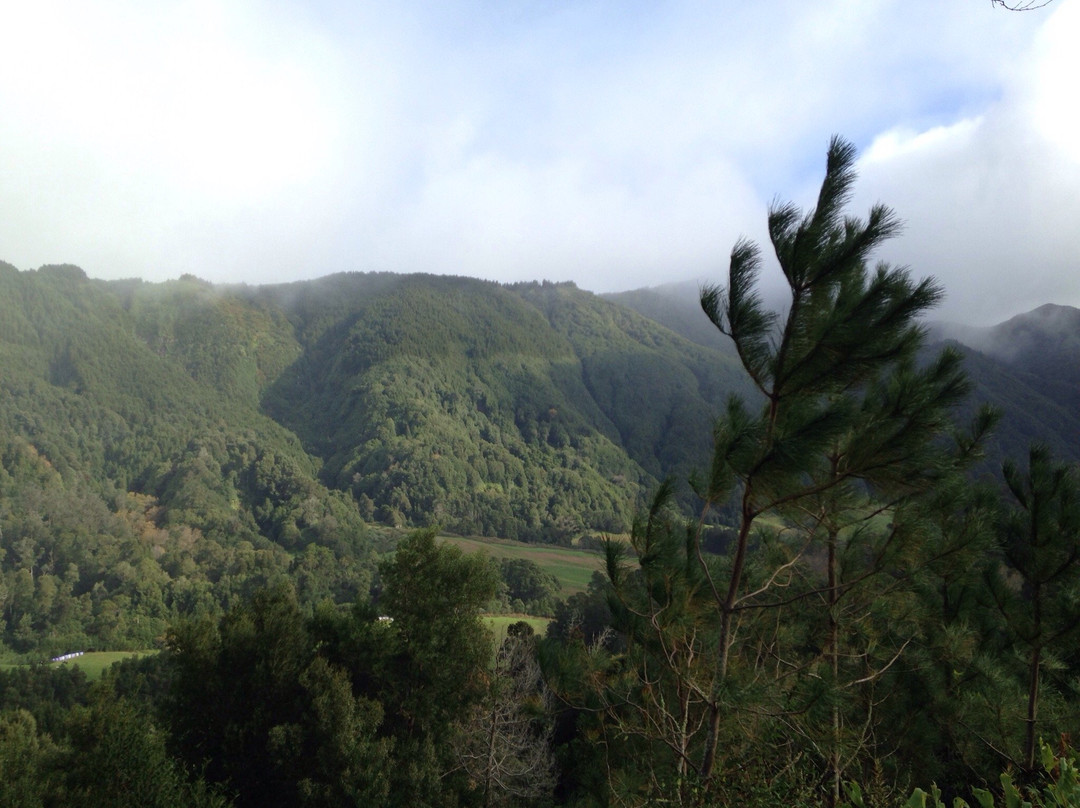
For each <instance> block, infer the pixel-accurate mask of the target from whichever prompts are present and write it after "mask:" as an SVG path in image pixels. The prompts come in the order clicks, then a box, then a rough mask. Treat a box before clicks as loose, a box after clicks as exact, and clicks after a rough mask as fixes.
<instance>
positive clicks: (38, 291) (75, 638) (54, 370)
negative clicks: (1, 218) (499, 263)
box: [0, 265, 1080, 650]
mask: <svg viewBox="0 0 1080 808" xmlns="http://www.w3.org/2000/svg"><path fill="white" fill-rule="evenodd" d="M620 301H621V302H620ZM631 306H635V307H637V308H639V309H641V311H635V310H634V308H632V307H631ZM646 314H651V315H652V316H646ZM1076 314H1077V312H1076V311H1075V310H1063V309H1061V307H1044V308H1043V309H1039V310H1037V311H1036V312H1032V313H1030V314H1028V315H1024V316H1021V317H1018V318H1014V320H1010V321H1009V322H1008V323H1004V324H1002V325H1001V326H998V327H996V328H994V329H988V330H985V331H983V332H976V331H973V330H969V331H968V332H965V334H960V333H959V332H955V329H954V332H946V331H943V330H940V329H939V330H938V331H937V332H935V333H936V334H937V335H938V336H939V338H944V337H946V336H950V335H951V336H965V335H966V338H967V341H968V342H969V343H977V344H978V345H979V346H981V350H978V351H977V350H973V349H969V351H968V357H967V368H968V371H969V373H970V375H971V378H972V380H973V382H974V386H975V391H976V392H975V395H974V396H973V397H972V399H971V403H970V405H969V406H968V407H966V408H965V412H961V413H958V416H959V417H961V418H963V417H966V414H967V412H966V411H967V410H968V409H970V410H971V411H973V410H974V407H975V405H976V403H977V402H981V401H989V402H990V403H993V404H996V405H998V406H999V407H1000V408H1001V409H1002V411H1003V412H1004V418H1003V421H1002V424H1001V426H1000V427H999V429H998V430H997V432H996V433H995V434H994V436H993V437H992V439H991V442H990V444H989V446H988V454H989V458H988V460H987V464H986V468H991V469H992V468H994V467H995V466H996V465H997V464H998V463H999V462H1000V459H1001V458H1003V457H1006V456H1013V457H1017V456H1020V455H1022V454H1023V452H1024V451H1025V450H1026V447H1027V445H1028V443H1029V442H1030V441H1032V440H1041V441H1044V442H1047V443H1049V444H1050V446H1051V448H1052V449H1053V451H1054V452H1055V454H1057V455H1058V456H1060V457H1063V458H1067V459H1077V458H1078V447H1080V419H1078V415H1077V413H1078V408H1077V407H1076V403H1077V398H1076V396H1077V390H1078V389H1080V379H1078V378H1076V376H1077V371H1076V368H1077V367H1080V363H1078V362H1077V361H1076V360H1077V358H1080V357H1077V355H1076V353H1077V347H1076V346H1077V337H1078V334H1080V329H1078V328H1077V324H1076V322H1075V321H1076ZM653 317H656V318H658V319H659V320H662V321H663V322H658V321H657V319H653ZM703 323H704V326H703ZM709 328H711V326H710V325H709V324H708V323H707V321H706V320H705V317H704V315H702V314H700V310H699V309H698V308H697V307H696V303H694V302H693V301H691V300H688V299H687V300H680V299H677V298H673V297H671V295H670V294H668V295H667V297H666V298H664V299H658V298H657V296H656V294H654V293H653V292H650V291H649V290H644V291H640V292H637V293H633V294H630V295H625V296H614V299H605V298H602V297H599V296H596V295H593V294H591V293H588V292H584V291H581V290H579V289H577V288H576V287H574V286H573V285H572V284H549V283H544V284H535V283H533V284H517V285H513V286H501V285H498V284H495V283H489V282H483V281H478V280H472V279H468V278H452V277H440V276H427V275H391V274H361V273H351V274H339V275H332V276H329V277H326V278H322V279H320V280H317V281H309V282H303V283H295V284H285V285H277V286H263V287H246V286H240V287H214V286H211V285H210V284H207V283H205V282H203V281H200V280H198V279H197V278H194V277H191V276H185V277H183V278H181V279H180V280H177V281H171V282H168V283H162V284H149V283H144V282H141V281H134V280H133V281H119V282H105V281H98V280H91V279H89V278H87V277H86V275H85V274H84V273H83V272H82V271H81V270H79V269H78V268H76V267H70V266H62V267H43V268H42V269H40V270H37V271H29V272H20V271H18V270H16V269H15V268H14V267H11V266H8V265H0V396H2V398H0V531H2V537H3V553H0V570H2V574H3V578H2V581H0V583H2V588H0V620H2V626H0V632H2V637H3V641H4V643H6V644H8V645H10V646H11V647H13V648H15V649H17V650H18V649H26V648H29V647H31V646H33V645H34V644H35V643H39V642H41V641H42V639H41V638H42V637H46V636H47V637H48V638H49V639H48V643H51V644H52V645H55V646H56V647H57V649H58V650H63V649H64V648H70V647H81V646H88V645H93V644H95V643H96V644H101V645H108V646H110V647H121V646H125V645H126V646H129V647H145V646H146V645H148V644H150V643H152V642H153V640H154V638H155V637H156V636H158V635H159V634H160V632H161V631H163V630H164V627H165V626H166V625H167V624H168V622H169V621H170V620H172V619H174V618H175V617H176V616H178V615H183V614H192V613H197V612H199V611H206V610H211V611H212V610H215V609H218V608H221V607H222V606H226V605H228V604H229V603H231V602H235V601H236V599H237V598H241V597H243V596H244V595H245V594H246V593H248V592H250V591H252V590H253V589H254V588H256V587H258V586H261V585H265V584H267V583H272V582H274V581H277V580H283V579H289V580H292V581H293V582H294V584H295V585H296V586H297V587H298V589H299V592H300V596H301V598H302V600H303V601H304V602H305V603H307V604H309V606H310V605H312V604H314V603H316V602H318V601H319V600H320V599H323V598H331V599H334V600H339V601H340V600H348V599H351V598H352V597H353V596H355V595H356V594H357V593H360V592H364V591H366V590H367V588H368V586H369V585H370V583H371V581H372V575H373V570H374V564H375V561H376V558H377V555H378V553H379V552H381V551H383V550H385V549H388V546H389V545H388V544H387V542H388V541H389V539H385V538H382V537H383V536H384V535H385V533H384V531H382V530H381V529H380V530H379V531H372V530H370V529H369V527H368V526H369V525H371V524H373V523H382V524H383V525H388V526H393V527H408V526H422V525H438V526H440V527H442V528H444V529H446V530H449V531H454V532H457V533H460V534H472V535H480V536H489V537H490V536H499V537H502V538H505V539H518V540H525V541H530V542H545V543H555V544H564V545H565V544H569V543H570V542H572V541H573V540H574V539H575V538H576V537H578V536H581V535H583V534H586V533H596V532H615V533H618V532H624V531H626V530H627V529H628V527H629V525H630V522H631V520H632V518H633V515H634V513H635V511H636V510H637V509H638V508H639V507H640V505H641V503H642V502H643V498H644V497H645V496H647V495H648V493H649V492H650V491H653V490H655V488H656V486H657V485H658V483H659V481H660V480H662V479H664V478H667V477H671V478H673V479H675V480H676V481H680V482H681V481H685V480H686V478H687V477H688V476H689V475H690V474H691V473H692V472H693V471H694V470H695V469H701V468H703V467H704V465H705V464H706V463H707V461H708V457H709V452H710V450H711V445H710V438H709V436H710V433H711V427H712V423H713V418H714V417H715V415H716V413H717V412H719V410H720V408H721V407H722V406H723V404H724V402H725V400H726V399H727V397H728V396H729V395H731V394H732V393H736V394H739V395H743V396H750V397H752V396H753V393H752V391H751V390H750V389H749V387H748V384H747V381H746V379H745V377H744V376H743V374H742V372H741V370H740V368H739V366H738V364H737V362H736V361H735V360H734V359H733V358H732V356H731V352H730V348H729V347H726V346H725V345H724V344H723V340H722V339H720V340H719V341H718V340H717V338H716V337H715V335H712V336H710V335H709V334H710V332H709V331H708V329H709ZM973 335H974V336H973ZM976 338H977V339H976ZM682 491H683V492H684V494H685V493H687V488H686V487H685V486H684V487H683V488H682Z"/></svg>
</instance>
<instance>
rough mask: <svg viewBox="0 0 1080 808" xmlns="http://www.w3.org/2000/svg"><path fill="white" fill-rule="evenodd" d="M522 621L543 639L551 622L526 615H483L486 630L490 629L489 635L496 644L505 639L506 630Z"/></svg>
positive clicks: (544, 618) (546, 618)
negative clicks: (493, 637)
mask: <svg viewBox="0 0 1080 808" xmlns="http://www.w3.org/2000/svg"><path fill="white" fill-rule="evenodd" d="M522 620H524V621H525V622H526V623H528V624H529V625H530V626H532V627H533V631H535V632H536V633H537V635H539V636H541V637H543V636H544V632H546V631H547V627H548V624H549V623H550V622H551V618H550V617H533V616H532V615H528V614H485V615H484V622H485V623H487V624H488V628H490V629H491V633H492V634H494V635H495V642H496V644H498V643H501V642H502V641H503V640H504V639H506V629H507V628H509V627H510V625H511V624H513V623H517V622H519V621H522Z"/></svg>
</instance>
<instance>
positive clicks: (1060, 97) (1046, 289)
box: [858, 3, 1080, 324]
mask: <svg viewBox="0 0 1080 808" xmlns="http://www.w3.org/2000/svg"><path fill="white" fill-rule="evenodd" d="M1078 36H1080V6H1078V5H1077V4H1075V3H1071V4H1070V3H1063V4H1061V5H1060V6H1058V7H1057V8H1055V10H1054V12H1053V14H1052V15H1049V16H1048V17H1047V18H1046V20H1045V22H1044V24H1043V27H1042V29H1041V31H1040V32H1039V34H1038V36H1037V37H1036V38H1035V40H1034V45H1033V47H1032V48H1031V50H1030V51H1029V52H1028V53H1027V54H1026V55H1025V58H1024V59H1023V60H1021V61H1018V62H1014V63H1012V64H1011V65H1010V68H1011V71H1012V72H1011V73H1010V74H1009V75H1008V76H1007V77H1006V81H1005V88H1004V92H1003V94H1002V96H1001V97H1000V99H999V100H997V101H996V102H995V103H993V104H992V105H990V106H989V107H988V108H987V109H986V110H985V111H984V112H983V113H982V114H980V115H978V116H975V117H971V118H964V119H961V120H958V121H956V122H954V123H952V124H949V125H944V126H936V127H931V128H928V129H925V130H921V131H919V130H912V129H908V128H893V129H889V130H887V131H885V132H883V133H881V134H880V135H879V136H878V137H877V138H876V139H875V140H874V141H873V143H872V145H871V146H870V148H869V149H868V150H867V151H866V152H865V154H864V155H863V158H862V180H861V182H860V186H859V197H858V199H859V200H860V201H861V202H862V203H863V204H866V203H868V202H869V201H872V200H873V199H882V200H884V201H886V202H887V203H888V204H889V205H891V206H892V207H893V208H895V209H896V210H897V212H898V213H899V214H900V215H901V216H902V217H903V218H904V219H905V220H906V227H905V232H904V235H903V237H902V238H901V239H899V240H897V241H896V242H894V243H893V245H891V247H890V249H889V252H890V253H891V254H892V255H894V256H895V257H896V260H898V261H900V262H902V263H906V264H909V265H910V266H911V267H912V268H913V271H915V272H916V273H917V274H919V275H924V274H932V275H934V276H935V277H937V278H938V279H939V280H940V281H941V282H942V283H943V284H944V285H945V287H946V290H947V294H948V297H947V302H946V304H945V306H944V307H943V309H942V315H943V316H946V317H953V318H957V319H964V320H968V321H971V322H977V323H981V324H989V323H993V322H997V321H1000V320H1001V319H1004V318H1006V317H1008V316H1011V315H1012V314H1015V313H1017V312H1019V311H1023V310H1027V309H1030V308H1034V307H1035V306H1038V305H1040V304H1042V303H1046V302H1056V303H1065V304H1071V305H1080V273H1078V271H1077V270H1078V269H1080V233H1078V232H1077V230H1076V227H1075V222H1077V221H1080V194H1078V193H1077V192H1078V190H1080V130H1077V129H1076V127H1075V121H1074V120H1073V119H1072V117H1071V114H1072V109H1073V108H1074V107H1075V98H1074V96H1075V93H1074V88H1073V87H1072V86H1071V81H1072V79H1071V78H1067V77H1072V76H1075V75H1077V67H1078V65H1077V56H1076V51H1075V45H1074V43H1075V42H1076V40H1077V37H1078Z"/></svg>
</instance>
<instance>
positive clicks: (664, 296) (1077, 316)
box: [605, 283, 1080, 470]
mask: <svg viewBox="0 0 1080 808" xmlns="http://www.w3.org/2000/svg"><path fill="white" fill-rule="evenodd" d="M605 297H606V298H607V299H609V300H611V301H612V302H617V303H619V304H620V305H624V306H627V307H629V308H632V309H634V310H635V311H637V312H639V313H641V314H643V315H645V316H648V317H651V318H653V319H655V320H656V321H657V322H660V323H662V324H663V325H665V326H667V327H668V328H670V329H672V330H674V331H677V332H678V333H680V334H681V335H682V336H684V337H686V338H687V339H689V340H692V341H694V342H697V343H698V344H701V345H707V346H712V347H716V348H717V349H718V350H719V351H721V352H722V353H725V354H727V355H731V354H732V352H733V348H732V345H731V342H730V340H728V339H727V338H726V337H723V335H720V334H719V333H718V332H717V331H716V329H715V328H714V327H713V326H712V324H711V323H709V322H708V320H707V319H706V318H705V317H704V316H702V314H701V307H700V304H699V297H700V291H699V288H698V285H697V284H692V283H679V284H666V285H663V286H658V287H654V288H649V289H637V290H634V291H630V292H620V293H615V294H609V295H606V296H605ZM768 304H769V305H772V306H773V307H774V308H777V307H779V301H769V302H768ZM927 331H928V337H929V339H928V344H927V348H926V353H927V355H930V354H933V353H936V352H937V351H939V350H941V348H942V347H944V346H945V345H947V344H953V345H958V346H959V347H960V348H961V349H962V350H963V352H964V355H965V360H964V366H965V370H966V371H967V374H968V376H969V378H970V379H971V381H972V385H973V391H972V395H971V396H970V398H969V400H968V402H967V404H965V405H964V406H963V407H962V408H961V409H960V411H959V412H958V413H957V420H958V421H960V422H961V423H963V422H966V421H967V420H968V419H969V418H970V417H971V416H973V415H974V413H975V410H976V408H977V405H978V404H981V403H989V404H993V405H994V406H995V407H997V408H998V409H999V410H1000V411H1001V414H1002V418H1001V421H1000V423H999V425H998V427H997V428H996V429H995V431H994V432H993V434H991V436H990V437H989V440H988V442H987V446H986V458H987V459H986V462H985V463H984V464H983V466H982V468H983V469H986V470H996V469H999V468H1000V465H1001V461H1002V460H1004V459H1005V458H1006V457H1013V458H1020V457H1023V456H1025V455H1026V454H1027V449H1028V446H1029V444H1030V443H1031V442H1033V441H1037V442H1042V443H1046V444H1047V445H1048V446H1050V448H1051V450H1052V451H1053V453H1054V454H1055V455H1056V456H1057V457H1059V458H1061V459H1063V460H1069V461H1078V462H1080V309H1075V308H1072V307H1069V306H1058V305H1053V304H1048V305H1045V306H1041V307H1039V308H1037V309H1035V310H1034V311H1031V312H1027V313H1026V314H1021V315H1018V316H1016V317H1013V318H1012V319H1010V320H1008V321H1006V322H1004V323H1000V324H998V325H996V326H992V327H989V328H979V327H975V326H968V325H963V324H958V323H946V322H930V323H928V324H927Z"/></svg>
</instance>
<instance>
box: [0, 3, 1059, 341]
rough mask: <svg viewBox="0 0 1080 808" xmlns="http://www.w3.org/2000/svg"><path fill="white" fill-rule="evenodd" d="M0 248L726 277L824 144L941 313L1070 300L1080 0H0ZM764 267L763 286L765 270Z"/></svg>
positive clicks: (203, 269)
mask: <svg viewBox="0 0 1080 808" xmlns="http://www.w3.org/2000/svg"><path fill="white" fill-rule="evenodd" d="M0 21H2V23H3V30H4V31H5V34H6V36H5V38H4V39H5V41H4V45H3V47H2V48H0V260H3V261H7V262H8V263H11V264H14V265H15V266H17V267H18V268H20V269H33V268H36V267H39V266H41V265H44V264H57V263H70V264H76V265H78V266H80V267H82V268H83V269H84V270H85V271H86V272H87V274H88V275H90V276H91V277H95V278H103V279H118V278H130V277H141V278H144V279H146V280H149V281H162V280H167V279H170V278H176V277H179V276H180V275H181V274H184V273H191V274H194V275H197V276H198V277H200V278H203V279H206V280H209V281H212V282H214V283H248V284H262V283H280V282H287V281H295V280H301V279H307V278H315V277H320V276H323V275H327V274H330V273H333V272H341V271H393V272H434V273H444V274H446V273H449V274H456V275H468V276H473V277H480V278H488V279H492V280H497V281H503V282H514V281H527V280H552V281H564V280H572V281H574V282H576V283H577V285H578V286H580V287H581V288H583V289H588V290H592V291H596V292H610V291H621V290H626V289H634V288H639V287H643V286H652V285H657V284H662V283H667V282H676V281H685V280H689V279H696V280H699V281H708V282H718V283H723V281H724V280H725V277H726V272H727V256H728V254H729V252H730V250H731V247H732V245H733V244H734V242H735V241H736V240H737V239H738V238H740V237H749V238H753V239H756V240H758V241H761V242H762V243H764V242H765V241H766V236H765V217H766V214H767V209H768V206H769V204H770V203H771V202H773V201H776V200H781V201H783V200H794V201H795V202H797V203H798V204H800V205H802V206H804V207H808V206H810V205H812V203H813V200H814V197H815V194H816V190H817V187H818V186H819V184H820V182H821V178H822V175H823V172H824V161H825V151H826V148H827V145H828V142H829V139H830V137H831V136H832V135H833V134H839V135H841V136H843V137H845V138H847V139H849V140H850V141H852V142H853V143H854V144H855V145H856V146H857V148H858V149H859V153H860V158H859V167H860V168H859V170H860V179H859V182H858V184H857V186H856V190H855V193H854V197H853V200H852V205H851V213H852V214H853V215H859V216H865V215H866V212H867V211H868V209H869V207H870V206H871V205H872V204H874V203H875V202H884V203H885V204H888V205H890V206H891V207H893V208H894V209H895V210H896V212H897V214H898V215H899V216H900V218H901V219H903V220H904V222H905V228H904V231H903V233H902V234H901V235H900V236H899V237H898V238H896V239H894V240H893V241H891V242H889V243H888V244H887V245H885V246H884V247H883V248H882V250H881V251H880V253H879V254H878V256H877V258H880V259H881V260H884V261H888V262H890V263H893V264H898V265H905V266H908V267H909V268H910V271H911V272H912V274H913V275H915V276H917V277H923V276H926V275H932V276H934V277H935V278H937V279H938V281H939V282H940V283H941V284H942V285H943V286H944V287H945V289H946V295H947V296H946V299H945V302H944V303H943V304H942V306H941V307H940V308H939V310H938V312H937V316H938V317H940V318H942V319H951V320H961V321H965V322H969V323H972V324H978V325H986V324H991V323H994V322H998V321H1000V320H1003V319H1005V318H1007V317H1009V316H1012V315H1014V314H1017V313H1020V312H1022V311H1026V310H1029V309H1031V308H1034V307H1036V306H1038V305H1041V304H1043V303H1048V302H1052V303H1059V304H1065V305H1074V306H1080V226H1078V224H1080V105H1078V100H1080V92H1078V90H1077V77H1078V76H1080V48H1078V47H1077V43H1078V42H1080V0H1055V1H1054V2H1052V3H1051V4H1050V5H1048V6H1046V7H1045V8H1043V9H1040V10H1036V11H1028V12H1020V13H1012V12H1008V11H1004V10H1001V9H999V8H995V7H994V6H993V5H992V3H991V2H990V0H949V2H941V0H906V1H905V2H899V1H897V2H891V1H890V0H816V1H815V2H811V3H808V2H806V0H758V2H717V1H714V2H690V1H689V0H686V1H685V2H684V1H682V0H671V1H670V2H664V0H653V1H652V2H644V1H643V0H595V1H593V2H589V1H586V0H583V1H582V2H571V1H570V0H565V1H564V0H520V2H515V1H514V0H500V1H498V2H496V0H486V2H484V1H483V0H474V1H472V2H470V1H469V0H441V1H440V2H438V3H434V2H424V3H417V2H405V1H403V0H397V1H396V2H378V1H377V0H375V1H373V2H357V0H306V1H305V2H298V1H297V2H290V1H289V0H265V2H255V1H254V0H228V1H227V2H226V1H224V0H176V1H175V2H171V1H170V0H161V1H160V2H152V3H146V2H144V1H143V0H135V1H132V2H129V0H96V2H94V3H87V2H85V0H79V2H68V1H67V0H35V2H33V3H27V2H18V3H16V2H13V0H0ZM778 277H779V273H778V270H777V269H776V268H775V266H771V265H770V266H769V267H768V268H767V269H766V271H765V275H764V277H763V283H764V284H766V286H768V285H769V284H774V285H775V284H776V283H777V279H778Z"/></svg>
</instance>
